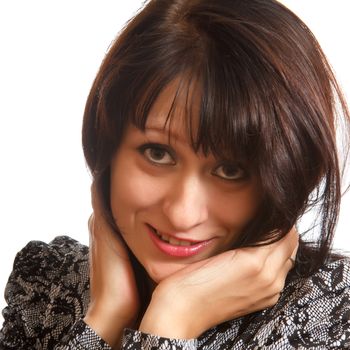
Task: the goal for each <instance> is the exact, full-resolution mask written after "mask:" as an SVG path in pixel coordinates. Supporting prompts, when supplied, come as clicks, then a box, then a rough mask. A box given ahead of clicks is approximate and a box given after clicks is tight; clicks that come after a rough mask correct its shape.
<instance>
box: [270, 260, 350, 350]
mask: <svg viewBox="0 0 350 350" xmlns="http://www.w3.org/2000/svg"><path fill="white" fill-rule="evenodd" d="M266 316H267V318H266V319H267V320H268V321H266V325H269V326H270V327H271V329H273V331H272V332H271V335H270V341H273V339H274V338H275V340H276V339H277V338H278V339H283V338H284V339H285V340H287V341H288V343H289V344H290V345H292V346H295V347H298V348H299V347H300V348H301V349H304V348H306V349H307V348H310V347H314V346H319V347H323V348H327V349H328V348H336V349H343V348H345V347H346V346H350V322H349V320H350V260H349V258H342V259H338V260H336V261H332V262H329V263H327V264H325V265H324V266H322V267H321V268H320V269H319V270H318V271H317V272H316V273H314V274H313V275H311V276H309V277H303V278H297V279H295V280H293V281H291V282H289V283H287V285H286V287H285V289H284V291H283V293H282V295H281V298H280V300H279V302H278V303H277V305H276V306H275V307H274V308H272V309H271V310H269V311H268V312H266V315H265V317H266ZM270 317H271V318H270ZM266 319H265V320H266Z"/></svg>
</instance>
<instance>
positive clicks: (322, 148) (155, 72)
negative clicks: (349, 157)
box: [83, 0, 349, 274]
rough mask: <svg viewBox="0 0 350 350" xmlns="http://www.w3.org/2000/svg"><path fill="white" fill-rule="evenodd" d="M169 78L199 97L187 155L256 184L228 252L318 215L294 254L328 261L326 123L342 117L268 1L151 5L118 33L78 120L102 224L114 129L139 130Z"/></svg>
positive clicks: (297, 36) (294, 25) (191, 0)
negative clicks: (229, 168)
mask: <svg viewBox="0 0 350 350" xmlns="http://www.w3.org/2000/svg"><path fill="white" fill-rule="evenodd" d="M177 78H180V81H181V83H180V85H179V88H181V89H188V90H189V89H190V87H191V86H192V84H193V82H196V83H198V86H200V89H201V100H200V116H199V126H198V130H196V132H195V133H193V132H192V131H191V118H188V119H189V130H190V134H191V136H192V145H193V148H194V150H196V151H198V150H199V149H200V150H202V151H204V152H207V153H208V152H213V153H214V154H215V155H222V154H225V155H228V156H231V157H233V158H235V159H237V158H238V159H240V160H242V161H243V162H244V163H245V164H247V165H248V166H249V171H250V172H252V173H254V175H256V176H257V177H258V179H259V181H260V183H261V188H262V190H263V193H264V196H263V201H262V204H261V207H260V210H259V211H258V214H257V215H256V218H255V219H254V220H253V221H252V222H250V223H249V225H248V226H247V227H246V228H245V230H244V231H243V232H242V233H241V236H240V238H239V239H238V241H237V242H236V243H235V247H241V246H252V245H256V244H259V243H261V242H263V243H266V242H271V241H273V240H276V239H280V238H281V237H283V236H284V235H285V234H286V233H287V232H288V231H289V230H290V229H291V228H292V226H293V225H295V224H296V222H297V221H298V219H299V218H300V217H301V216H302V215H303V214H304V213H305V212H306V211H307V210H308V209H309V208H310V207H314V206H317V208H318V210H319V218H320V220H319V222H320V228H319V237H318V239H317V241H315V242H314V246H315V249H316V251H317V255H316V254H314V255H309V254H306V250H307V249H308V248H307V247H306V246H303V245H302V246H301V248H300V254H299V262H300V265H302V261H303V259H304V258H306V257H309V258H308V259H307V262H306V263H305V264H304V265H303V266H304V267H303V268H302V269H300V271H301V273H302V274H308V273H311V272H312V271H313V270H314V269H316V268H317V267H319V266H320V265H321V264H322V263H324V261H325V260H326V258H327V256H328V254H329V250H330V245H331V241H332V237H333V233H334V230H335V225H336V222H337V217H338V211H339V203H340V198H341V179H340V169H339V165H338V156H337V147H336V135H335V124H336V119H337V118H336V116H337V115H340V116H342V118H343V120H346V121H348V120H349V113H348V109H347V106H346V103H345V100H344V98H343V96H342V94H341V91H340V89H339V86H338V84H337V82H336V79H335V77H334V75H333V72H332V70H331V68H330V65H329V64H328V62H327V59H326V57H325V55H324V54H323V52H322V50H321V48H320V46H319V44H318V42H317V40H316V39H315V37H314V36H313V34H312V33H311V32H310V30H309V29H308V28H307V26H306V25H305V24H304V23H303V22H302V21H301V20H300V19H299V18H298V17H297V16H296V15H295V14H293V13H292V12H291V11H290V10H288V9H287V8H286V7H284V6H283V5H282V4H280V3H279V2H277V1H275V0H249V1H247V0H172V1H169V0H151V1H149V2H148V3H147V5H146V6H145V7H144V9H143V10H142V11H141V12H139V14H137V15H136V16H135V17H134V18H133V19H132V20H131V21H130V22H129V23H128V24H127V25H126V27H125V28H124V30H123V31H122V32H121V34H120V35H119V37H118V38H117V40H116V41H115V42H114V44H113V45H112V47H111V48H110V50H109V52H108V54H107V56H106V57H105V59H104V61H103V63H102V66H101V68H100V70H99V72H98V74H97V77H96V79H95V81H94V84H93V86H92V89H91V91H90V94H89V97H88V100H87V103H86V109H85V114H84V123H83V147H84V153H85V157H86V161H87V164H88V166H89V168H90V170H91V173H92V175H93V178H94V180H95V182H96V184H97V188H98V191H99V193H100V195H101V196H102V198H103V200H104V205H105V213H106V217H107V218H108V219H109V220H110V222H111V225H114V223H113V220H112V217H111V212H110V207H109V200H110V199H109V195H110V194H109V179H110V174H109V172H110V162H111V159H112V157H113V155H114V154H115V152H116V150H117V149H118V146H119V144H120V142H121V139H122V136H123V133H124V130H125V128H126V126H127V125H128V123H133V124H135V125H136V126H138V127H139V128H141V129H142V128H144V126H145V122H146V120H147V115H148V112H149V110H150V107H151V106H152V104H153V103H154V101H155V99H156V98H157V96H158V95H159V93H160V92H161V91H162V90H163V89H164V88H165V87H166V86H167V85H168V84H169V83H170V82H172V81H174V80H175V79H177ZM188 103H189V105H190V104H191V100H190V98H189V101H188ZM174 104H176V96H174ZM174 117H176V114H172V115H171V116H169V118H174ZM347 126H348V124H346V127H347ZM193 135H195V136H193ZM115 229H116V230H117V228H115ZM233 248H234V247H233Z"/></svg>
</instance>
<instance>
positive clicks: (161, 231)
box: [111, 84, 260, 283]
mask: <svg viewBox="0 0 350 350" xmlns="http://www.w3.org/2000/svg"><path fill="white" fill-rule="evenodd" d="M176 86H177V85H175V84H170V85H169V86H168V87H167V88H166V89H165V90H164V91H163V92H162V93H161V94H160V96H159V97H158V99H157V100H156V102H155V103H154V105H153V107H152V109H151V111H150V114H149V116H148V119H147V123H146V129H145V131H141V130H140V129H138V128H136V127H135V126H133V125H130V126H129V127H128V128H127V130H126V132H125V135H124V139H123V140H122V143H121V145H120V147H119V149H118V152H117V153H116V155H115V156H114V158H113V161H112V164H111V208H112V213H113V216H114V219H115V220H116V223H117V225H118V227H119V229H120V231H121V234H122V236H123V237H124V240H125V242H126V243H127V245H128V246H129V248H130V249H131V250H132V252H133V253H134V255H135V256H136V257H137V259H138V260H139V262H140V263H141V264H142V265H143V266H144V268H145V269H146V271H147V272H148V274H149V276H150V278H151V279H152V280H153V281H154V282H156V283H159V282H160V281H162V280H163V279H164V278H166V277H167V276H169V275H171V274H172V273H174V272H176V271H178V270H180V269H182V268H183V267H185V266H186V265H188V264H191V263H193V262H195V261H199V260H203V259H206V258H208V257H211V256H213V255H216V254H219V253H221V252H224V251H226V250H228V249H230V247H231V246H232V243H233V242H234V241H235V239H236V237H237V235H239V233H240V231H241V230H242V228H243V227H244V226H245V225H246V224H247V223H248V222H249V221H250V220H251V219H252V218H253V217H254V215H255V213H256V210H257V207H258V205H259V202H260V191H259V186H258V184H257V181H256V180H255V179H254V177H252V176H249V174H247V173H246V171H245V170H244V169H243V168H241V167H240V166H239V164H235V163H234V162H232V161H231V162H225V160H224V159H217V158H214V156H213V155H208V156H204V155H203V154H202V153H201V152H199V153H195V152H194V150H193V149H192V147H191V144H190V137H189V135H188V130H187V128H186V123H185V120H186V119H185V117H184V113H182V110H184V109H185V108H181V106H184V105H185V103H186V95H184V96H181V94H180V95H179V96H178V97H177V100H176V109H175V111H174V113H175V115H174V116H173V117H172V119H171V123H170V126H169V124H166V118H167V116H168V113H169V110H170V109H171V104H172V102H173V98H174V94H175V90H176ZM197 100H198V99H197ZM196 108H197V111H198V106H193V115H194V116H195V115H196V113H195V112H196ZM197 115H198V113H197ZM165 124H166V126H165Z"/></svg>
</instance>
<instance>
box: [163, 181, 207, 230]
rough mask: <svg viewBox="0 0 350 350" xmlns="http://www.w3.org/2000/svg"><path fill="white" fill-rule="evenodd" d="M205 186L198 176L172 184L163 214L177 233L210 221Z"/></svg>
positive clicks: (165, 200)
mask: <svg viewBox="0 0 350 350" xmlns="http://www.w3.org/2000/svg"><path fill="white" fill-rule="evenodd" d="M206 192H207V191H206V190H205V184H204V183H202V182H201V180H200V179H199V178H198V177H197V176H184V177H181V178H179V179H177V181H176V182H175V183H173V184H172V188H170V190H169V192H168V194H167V195H166V197H165V199H164V202H163V212H164V214H165V215H166V217H167V218H168V220H169V222H170V224H171V225H172V227H173V228H174V229H175V230H176V231H188V230H190V229H191V228H193V227H196V226H198V225H200V224H201V223H203V222H204V221H206V220H207V219H208V203H207V201H208V198H207V193H206Z"/></svg>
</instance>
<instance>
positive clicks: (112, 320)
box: [83, 306, 133, 348]
mask: <svg viewBox="0 0 350 350" xmlns="http://www.w3.org/2000/svg"><path fill="white" fill-rule="evenodd" d="M83 320H84V322H85V323H86V324H87V325H88V326H89V327H90V328H91V329H93V330H94V332H95V333H96V334H97V335H98V336H99V337H101V338H102V339H103V340H104V341H105V342H106V343H107V344H109V345H110V346H111V347H112V348H115V347H117V346H119V345H120V344H121V340H122V336H123V331H124V329H125V328H127V327H132V325H133V320H131V319H129V318H128V319H125V318H123V317H121V316H120V315H118V313H116V312H112V311H111V310H108V308H105V307H103V306H102V307H101V306H100V307H97V306H89V309H88V311H87V313H86V315H85V317H84V319H83Z"/></svg>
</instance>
